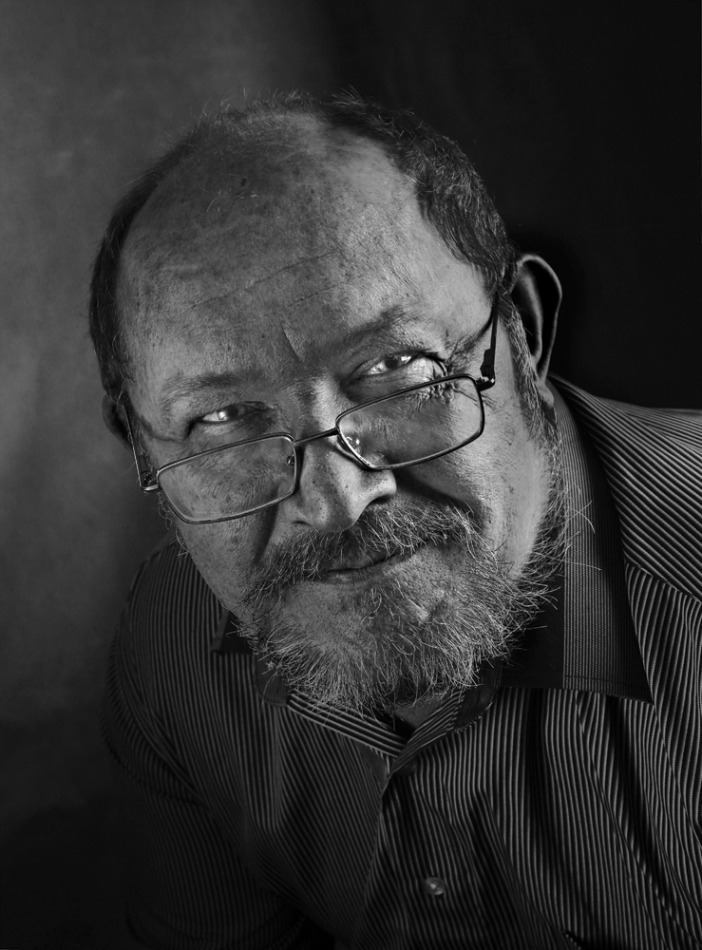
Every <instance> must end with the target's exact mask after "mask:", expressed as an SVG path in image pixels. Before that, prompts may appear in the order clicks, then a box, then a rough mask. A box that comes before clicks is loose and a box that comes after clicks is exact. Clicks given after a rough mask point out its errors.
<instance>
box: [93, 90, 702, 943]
mask: <svg viewBox="0 0 702 950" xmlns="http://www.w3.org/2000/svg"><path fill="white" fill-rule="evenodd" d="M559 299H560V289H559V287H558V283H557V280H556V278H555V276H554V275H553V273H552V272H551V270H550V269H549V268H548V267H547V266H546V265H545V264H544V263H543V262H541V261H540V260H538V259H536V258H534V257H522V258H518V259H517V258H516V257H515V255H514V252H513V249H512V246H511V245H510V243H509V241H508V239H507V237H506V235H505V231H504V227H503V225H502V223H501V221H500V219H499V217H498V215H497V213H496V212H495V210H494V208H493V207H492V204H491V202H490V200H489V198H488V197H487V195H486V193H485V191H484V189H483V187H482V185H481V183H480V181H479V179H478V178H477V176H476V174H475V172H474V170H473V169H472V167H471V166H470V164H469V163H468V161H467V159H466V158H465V157H464V156H463V155H462V154H461V153H460V151H459V150H458V149H457V148H456V146H455V145H453V144H452V143H450V142H449V141H447V140H446V139H444V138H442V137H441V136H438V135H437V134H436V133H434V132H433V131H431V130H429V129H428V128H427V127H426V126H424V125H423V124H422V123H420V122H418V121H417V120H416V119H414V118H413V117H412V116H409V115H407V114H396V113H391V112H388V111H386V110H384V109H382V108H380V107H378V106H375V105H373V104H368V103H365V102H362V101H360V100H358V99H356V98H354V97H350V96H345V97H339V98H335V99H332V100H329V101H324V102H315V101H312V100H305V99H300V98H295V97H291V98H288V99H281V100H277V101H274V102H272V103H264V104H259V105H256V106H253V107H252V108H251V109H250V110H248V111H247V112H246V113H244V114H238V113H225V114H222V115H219V116H215V117H212V118H209V119H205V120H203V121H202V122H201V123H200V124H199V125H198V127H197V128H196V129H195V130H194V131H193V132H192V133H191V134H190V135H189V136H188V137H186V138H185V139H184V140H183V141H181V142H180V143H179V144H178V145H176V146H175V147H174V149H172V151H171V152H170V153H169V154H168V155H167V156H165V158H164V159H162V160H161V162H159V163H158V164H157V165H156V166H155V167H154V168H153V169H152V170H151V171H150V172H148V173H147V175H146V176H145V177H144V178H143V179H142V180H141V181H140V182H139V183H138V184H137V185H136V186H135V187H134V189H133V190H132V192H131V193H130V194H129V195H128V197H127V198H126V200H125V201H124V202H123V204H122V205H121V206H120V207H119V208H118V210H117V212H116V214H115V216H114V218H113V220H112V222H111V224H110V226H109V228H108V233H107V236H106V238H105V241H104V243H103V246H102V248H101V251H100V254H99V256H98V260H97V262H96V268H95V275H94V279H93V298H92V305H91V320H92V331H93V337H94V340H95V343H96V348H97V352H98V357H99V360H100V364H101V369H102V374H103V381H104V385H105V389H106V397H105V416H106V419H107V421H108V424H109V425H110V426H111V428H112V429H113V430H114V431H115V432H117V433H118V434H119V435H120V436H121V437H122V438H123V439H125V440H126V441H127V442H129V443H130V444H131V446H132V448H133V450H134V455H135V459H136V464H137V467H138V470H139V473H140V481H141V484H142V487H143V488H144V489H145V490H146V491H147V492H148V491H154V492H157V493H158V494H159V497H160V500H161V504H162V510H163V512H164V514H165V516H166V518H167V519H168V520H169V521H170V523H171V524H172V527H173V529H174V531H173V533H172V535H170V536H169V537H168V539H167V540H166V541H165V542H164V543H163V544H162V545H161V546H160V547H159V548H158V549H157V551H156V552H155V553H154V554H153V555H152V557H151V558H150V559H149V561H148V562H147V564H146V565H145V566H144V567H143V569H142V571H141V573H140V575H139V577H138V578H137V580H136V582H135V584H134V587H133V590H132V593H131V597H130V603H129V606H128V609H127V611H126V613H125V618H124V622H123V625H122V628H121V630H120V633H119V635H118V637H117V639H116V643H115V648H114V651H113V656H112V661H111V672H110V688H109V700H108V709H107V720H106V734H107V739H108V744H109V747H110V750H111V753H112V756H113V757H114V760H115V763H116V768H117V773H118V780H119V784H120V790H121V800H122V803H123V809H124V816H125V818H124V829H125V840H126V849H127V856H128V877H129V881H128V896H127V920H128V923H129V929H130V932H131V936H132V940H133V941H134V943H133V944H130V945H134V946H145V947H151V948H169V950H171V948H180V947H183V948H186V947H187V948H205V947H207V948H215V947H217V948H224V947H227V948H229V947H237V948H238V947H242V948H259V947H276V948H284V947H291V948H292V947H296V948H302V947H331V946H334V942H335V941H337V942H338V944H340V945H344V946H347V947H354V948H359V950H374V948H410V947H417V948H419V947H422V948H424V947H441V948H462V950H463V948H466V947H473V946H474V947H497V948H504V947H538V948H542V947H573V946H581V947H630V948H637V950H641V948H648V947H651V948H653V947H663V946H665V947H693V946H699V945H700V941H702V916H701V907H702V860H701V859H702V840H701V834H700V832H701V831H702V828H701V823H700V819H701V815H700V803H701V801H702V796H701V794H700V792H701V782H700V772H701V769H700V766H701V753H700V736H701V735H702V728H701V727H702V722H701V718H702V717H701V713H700V710H701V708H702V707H701V704H700V663H701V659H700V633H701V626H702V606H701V603H700V595H701V593H702V570H701V568H700V562H699V554H700V549H701V548H702V532H701V530H700V508H701V505H700V497H702V485H701V484H700V459H701V456H702V426H701V425H700V418H699V416H695V415H692V414H686V413H674V412H669V411H650V410H641V409H637V408H634V407H627V406H622V405H619V404H615V403H608V402H605V401H603V400H598V399H595V398H593V397H591V396H589V395H587V394H585V393H583V392H581V391H579V390H577V389H575V388H574V387H571V386H569V385H567V384H565V383H561V382H559V383H557V384H556V386H554V385H553V384H552V383H551V382H550V381H549V380H548V378H547V373H548V364H549V355H550V351H551V345H552V341H553V334H554V330H555V317H556V312H557V309H558V303H559Z"/></svg>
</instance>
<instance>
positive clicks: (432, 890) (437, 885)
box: [424, 877, 446, 897]
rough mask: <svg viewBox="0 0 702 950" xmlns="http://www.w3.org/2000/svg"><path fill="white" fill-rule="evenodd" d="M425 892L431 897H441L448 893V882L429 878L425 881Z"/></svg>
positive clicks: (438, 878)
mask: <svg viewBox="0 0 702 950" xmlns="http://www.w3.org/2000/svg"><path fill="white" fill-rule="evenodd" d="M424 890H425V891H426V892H427V894H428V895H429V896H430V897H441V895H442V894H445V893H446V881H442V879H441V878H440V877H427V878H425V879H424Z"/></svg>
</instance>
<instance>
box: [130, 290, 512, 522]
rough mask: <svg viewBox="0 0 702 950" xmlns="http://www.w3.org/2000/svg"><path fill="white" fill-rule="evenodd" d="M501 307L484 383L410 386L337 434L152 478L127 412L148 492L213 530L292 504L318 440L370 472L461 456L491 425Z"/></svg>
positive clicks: (375, 402)
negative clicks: (305, 457) (488, 412)
mask: <svg viewBox="0 0 702 950" xmlns="http://www.w3.org/2000/svg"><path fill="white" fill-rule="evenodd" d="M497 307H498V302H497V300H496V301H495V303H494V305H493V308H492V311H491V313H490V318H489V320H488V322H487V324H486V326H485V331H484V332H486V331H487V330H488V328H490V327H492V333H491V338H490V346H489V348H488V349H487V350H486V351H485V356H484V360H483V364H482V366H481V368H480V372H481V376H480V377H479V378H478V379H474V378H473V377H472V376H468V375H465V374H460V373H459V374H455V375H451V376H442V377H440V378H438V379H434V380H431V381H430V382H426V383H418V384H416V385H414V386H409V387H407V388H406V389H402V390H400V391H398V392H394V393H391V394H389V395H386V396H381V397H380V398H378V399H372V400H370V401H369V402H364V403H361V404H360V405H358V406H354V407H353V409H347V410H346V411H345V412H342V413H341V414H340V415H339V416H337V418H336V421H335V424H334V426H333V427H332V428H331V429H325V430H324V431H323V432H318V433H317V434H316V435H311V436H308V437H307V438H305V439H294V438H293V437H292V435H290V434H289V433H287V432H274V433H271V434H270V435H265V436H263V437H260V438H256V439H246V440H245V441H241V442H233V443H230V444H228V445H222V446H218V447H217V448H212V449H207V450H205V451H203V452H198V453H196V454H195V455H189V456H187V457H186V458H182V459H177V460H176V461H174V462H169V463H168V464H166V465H164V466H163V467H162V468H159V469H157V470H156V471H155V472H152V471H150V470H149V468H148V467H147V466H146V465H145V459H144V457H143V456H140V455H139V454H138V453H137V448H136V443H135V439H134V437H133V435H132V428H131V423H130V420H129V414H128V413H127V426H128V429H129V436H130V440H131V444H132V449H133V452H134V459H135V462H136V466H137V471H138V472H139V484H140V486H141V488H142V490H143V491H144V492H154V491H159V490H160V491H161V492H162V493H163V495H164V496H165V498H166V501H167V502H168V504H169V506H170V508H171V509H172V510H173V512H174V513H175V514H176V515H177V517H178V518H180V519H181V521H184V522H186V523H187V524H210V523H213V522H217V521H229V520H233V519H234V518H243V517H244V516H245V515H250V514H253V513H254V512H255V511H261V510H262V509H264V508H269V507H270V506H271V505H277V504H278V503H279V502H281V501H283V500H284V499H285V498H289V497H290V496H291V495H292V494H293V493H294V492H295V491H296V489H297V486H298V482H299V476H300V469H301V461H300V457H301V451H300V450H301V449H302V447H303V446H305V445H307V444H308V443H310V442H316V441H317V440H318V439H330V438H335V439H336V448H337V449H338V450H339V451H341V452H342V453H343V454H344V455H346V456H347V457H349V458H350V459H352V460H353V461H354V462H355V463H356V464H358V465H360V466H361V468H363V469H366V470H367V471H385V470H388V469H389V470H396V469H402V468H407V467H408V466H410V465H419V464H421V463H422V462H429V461H431V460H432V459H438V458H441V457H442V456H444V455H448V454H449V453H450V452H455V451H456V450H457V449H460V448H462V447H463V446H465V445H468V444H469V443H470V442H474V441H475V440H476V439H477V438H479V437H480V435H482V432H483V429H484V427H485V409H484V406H483V399H482V395H481V393H482V392H484V391H485V390H486V389H489V388H490V387H491V386H494V384H495V373H494V362H495V340H496V328H497ZM140 459H141V460H140Z"/></svg>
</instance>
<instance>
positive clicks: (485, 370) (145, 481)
mask: <svg viewBox="0 0 702 950" xmlns="http://www.w3.org/2000/svg"><path fill="white" fill-rule="evenodd" d="M499 304H500V293H499V292H498V293H497V294H496V295H495V299H494V301H493V304H492V307H491V309H490V316H489V317H488V320H487V323H486V325H485V328H484V330H483V332H482V333H481V336H482V335H483V334H484V333H486V332H487V331H488V329H489V330H491V333H490V344H489V346H488V348H487V349H486V350H485V353H484V355H483V362H482V364H481V366H480V376H479V377H478V378H477V379H476V378H475V377H474V376H471V375H470V373H452V374H450V375H448V376H440V377H438V378H437V379H433V380H427V381H426V382H424V383H416V384H415V385H414V386H408V387H407V388H406V389H398V390H397V391H396V392H393V393H389V394H388V395H385V396H379V397H378V398H377V399H369V400H368V401H367V402H362V403H359V404H358V405H357V406H352V407H351V408H350V409H345V410H344V411H343V412H341V413H339V415H338V416H337V417H336V419H335V420H334V425H333V427H332V428H330V429H324V430H323V431H322V432H317V433H315V434H314V435H310V436H307V437H306V438H304V439H295V438H293V436H292V435H291V433H289V432H270V433H269V434H268V435H264V436H258V437H257V438H255V439H242V440H241V441H239V442H230V443H228V444H227V445H219V446H216V447H215V448H211V449H205V450H204V451H202V452H195V453H193V454H192V455H186V456H185V458H182V459H174V460H173V461H172V462H166V464H165V465H162V466H161V467H160V468H157V469H156V471H152V470H151V469H150V468H149V466H148V465H147V464H146V456H145V455H144V454H143V453H141V452H138V450H137V447H136V439H135V437H134V432H133V429H132V424H131V419H130V417H129V412H128V410H127V408H126V406H125V407H124V412H125V419H126V423H127V431H128V433H129V442H130V445H131V449H132V453H133V455H134V463H135V465H136V469H137V475H138V480H139V487H140V488H141V490H142V491H143V492H144V494H151V493H152V492H155V491H159V490H160V491H163V493H164V495H165V496H166V499H167V500H169V499H168V494H167V492H166V491H165V490H164V489H162V488H161V485H160V484H159V479H160V476H161V475H162V474H163V472H166V471H168V470H170V469H172V468H176V467H177V466H179V465H182V464H184V463H185V462H190V461H192V460H193V459H197V458H203V457H204V456H207V455H214V454H215V453H217V452H225V451H227V450H228V449H233V448H238V447H239V446H243V445H252V444H254V443H259V442H265V441H267V440H268V439H279V438H286V439H288V440H289V441H290V445H291V449H292V451H293V454H294V459H295V473H294V476H295V477H294V481H293V487H292V488H291V489H290V491H289V492H286V493H285V494H284V495H282V496H281V497H280V498H276V499H275V501H267V502H264V503H263V504H262V505H257V506H256V507H254V508H248V509H247V510H246V511H243V512H240V513H239V514H236V515H224V516H223V517H221V518H208V519H205V520H202V519H197V520H195V519H190V518H184V517H183V516H182V515H181V514H179V513H178V512H177V511H174V514H175V515H176V517H177V518H179V519H180V520H181V521H183V522H184V523H185V524H216V523H217V522H220V521H235V520H236V519H237V518H245V517H247V516H248V515H253V514H255V513H256V512H257V511H263V510H264V509H265V508H271V507H273V505H278V504H280V502H281V501H285V499H286V498H290V497H291V496H292V495H294V494H295V492H296V491H297V489H298V487H299V481H300V472H301V470H302V466H301V465H299V464H298V459H299V455H298V449H299V448H300V446H303V445H306V444H307V443H309V442H316V441H317V440H318V439H328V438H331V437H332V436H336V438H337V442H338V447H339V448H340V449H341V450H342V451H343V454H344V456H345V457H346V458H349V459H350V460H352V461H353V462H355V463H356V464H357V465H358V466H359V467H360V468H362V469H364V470H366V471H370V472H385V471H396V470H398V469H402V468H409V467H410V466H412V465H421V464H422V463H423V462H430V461H433V460H434V459H438V458H442V457H443V456H444V455H450V453H451V452H456V451H458V449H461V448H464V447H465V446H466V445H470V443H471V442H475V440H476V439H479V438H480V436H481V435H482V434H483V431H484V430H485V406H484V404H483V397H482V393H483V392H484V391H485V390H486V389H490V388H491V387H492V386H494V385H495V346H496V342H497V324H498V322H499V321H498V312H499ZM455 379H469V380H470V381H471V382H472V383H473V385H474V386H475V390H476V392H477V394H478V402H479V405H480V429H479V430H478V431H477V432H476V433H475V434H474V435H472V436H470V438H468V439H466V440H465V442H461V443H459V445H454V446H452V447H451V448H450V449H443V450H442V451H441V452H434V453H432V454H431V455H427V456H424V457H423V458H419V459H414V460H412V461H411V462H397V463H395V464H390V465H373V464H371V463H370V462H368V461H367V460H366V459H364V458H362V456H360V455H359V454H357V453H356V451H355V450H354V449H353V448H352V447H351V446H350V445H348V443H347V442H346V440H345V437H344V435H343V433H342V432H341V429H340V428H339V424H340V422H341V420H342V419H344V418H345V417H346V416H349V415H352V414H353V413H355V412H358V410H359V409H365V408H367V407H369V406H375V405H378V403H382V402H386V401H387V400H389V399H395V398H396V397H397V396H402V395H404V394H405V393H411V392H414V391H415V390H417V389H424V388H426V387H427V386H434V385H437V384H439V383H446V382H450V381H451V380H455Z"/></svg>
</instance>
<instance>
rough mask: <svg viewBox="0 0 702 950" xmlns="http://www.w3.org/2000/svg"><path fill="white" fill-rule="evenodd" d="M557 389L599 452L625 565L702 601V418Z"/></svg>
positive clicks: (561, 385) (560, 384) (564, 386)
mask: <svg viewBox="0 0 702 950" xmlns="http://www.w3.org/2000/svg"><path fill="white" fill-rule="evenodd" d="M555 384H556V387H557V388H558V390H559V392H560V393H561V394H562V395H563V397H564V398H565V399H566V401H567V403H568V405H569V408H570V409H571V411H572V412H573V415H574V416H575V420H576V422H577V424H578V425H579V426H580V427H582V429H583V430H584V431H585V432H586V433H587V435H588V436H589V437H590V439H591V440H592V442H593V444H594V446H595V448H596V450H597V453H598V456H599V459H600V461H601V463H602V466H603V468H604V471H605V474H606V477H607V481H608V484H609V488H610V491H611V493H612V497H613V499H614V502H615V505H616V507H617V513H618V515H619V520H620V525H621V532H622V542H623V546H624V554H625V557H626V559H627V560H628V562H629V563H630V564H634V565H636V566H638V567H640V568H641V569H643V570H645V571H646V572H648V573H650V574H651V575H653V576H656V577H659V578H660V579H661V580H663V581H665V582H666V583H669V584H672V585H673V586H675V587H677V588H679V589H680V590H681V591H683V592H684V593H686V594H689V595H691V596H693V597H696V598H700V597H702V412H700V411H696V410H685V409H649V408H645V407H642V406H633V405H629V404H627V403H622V402H616V401H614V400H611V399H602V398H599V397H597V396H593V395H591V394H590V393H587V392H585V391H584V390H582V389H579V388H578V387H576V386H573V385H572V384H570V383H567V382H566V381H565V380H562V379H558V378H556V379H555Z"/></svg>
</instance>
